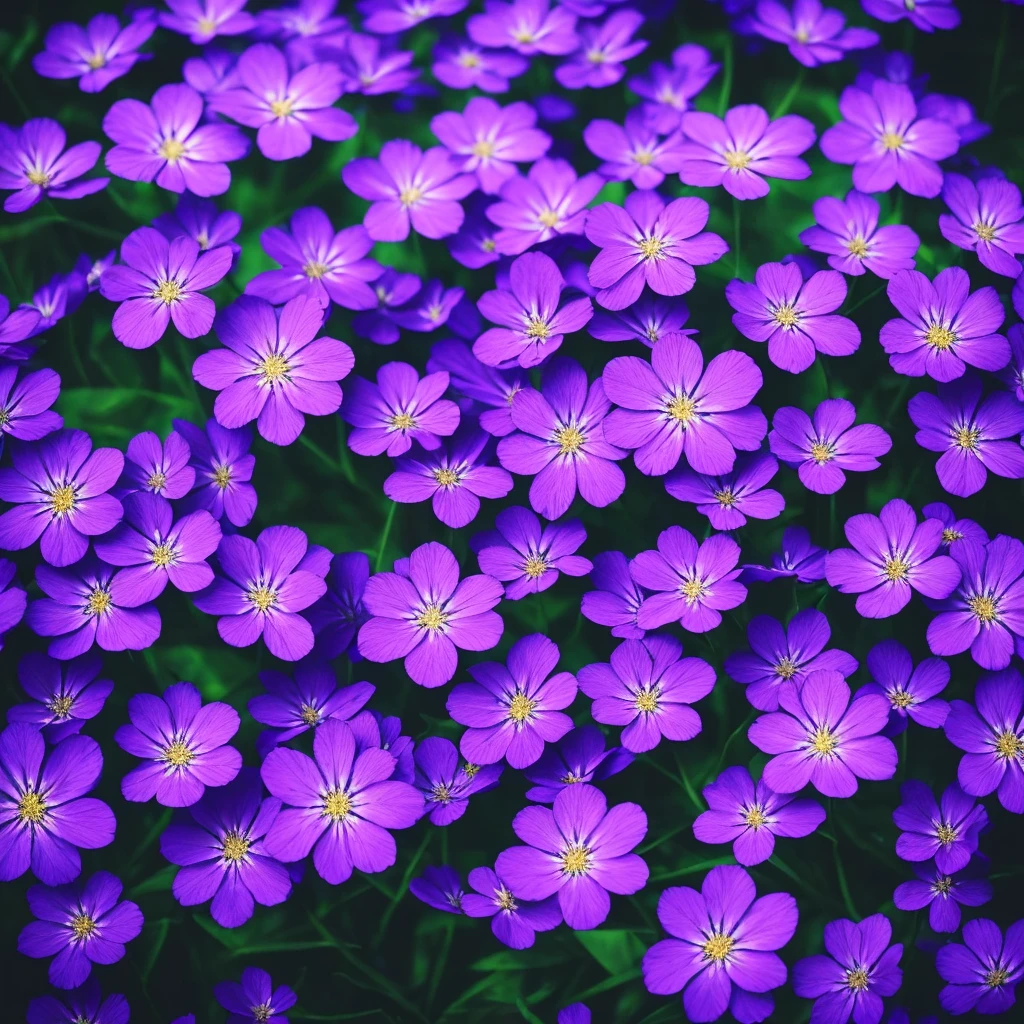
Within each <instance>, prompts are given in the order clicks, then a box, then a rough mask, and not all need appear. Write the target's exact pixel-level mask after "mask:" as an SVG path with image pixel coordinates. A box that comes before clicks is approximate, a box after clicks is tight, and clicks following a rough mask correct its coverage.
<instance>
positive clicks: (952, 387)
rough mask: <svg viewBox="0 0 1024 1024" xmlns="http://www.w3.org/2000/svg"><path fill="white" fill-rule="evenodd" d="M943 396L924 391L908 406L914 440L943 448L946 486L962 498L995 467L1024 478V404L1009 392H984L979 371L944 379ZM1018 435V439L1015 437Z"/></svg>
mask: <svg viewBox="0 0 1024 1024" xmlns="http://www.w3.org/2000/svg"><path fill="white" fill-rule="evenodd" d="M938 391H939V394H938V397H936V396H935V395H931V394H928V393H927V392H921V393H920V394H917V395H914V397H913V398H911V400H910V402H909V403H908V405H907V411H908V412H909V413H910V418H911V420H913V422H914V426H916V427H917V433H916V434H915V435H914V440H915V441H917V443H918V444H919V445H920V446H921V447H922V448H924V449H926V450H927V451H930V452H942V455H941V456H940V457H939V460H938V462H937V463H936V464H935V472H936V473H937V474H938V477H939V483H940V484H942V487H943V490H945V491H948V492H949V493H950V494H955V495H956V496H957V497H959V498H967V497H970V495H972V494H976V493H977V492H978V491H980V490H981V489H982V487H984V486H985V481H986V480H987V479H988V474H989V472H992V473H995V475H996V476H1002V477H1009V478H1010V479H1011V480H1017V479H1020V478H1021V477H1024V451H1022V450H1021V447H1020V445H1019V444H1018V443H1017V440H1018V438H1019V436H1020V434H1021V433H1024V405H1022V404H1021V403H1020V402H1018V401H1017V399H1016V398H1015V397H1014V396H1013V395H1011V394H1008V393H1006V392H1003V393H997V394H994V395H988V396H987V397H986V398H985V399H982V397H981V381H980V380H979V379H978V378H977V377H976V376H974V374H970V373H966V374H964V376H962V377H959V378H957V379H956V380H954V381H951V382H950V383H948V384H939V388H938ZM1011 439H1012V440H1011Z"/></svg>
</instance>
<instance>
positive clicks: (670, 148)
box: [583, 110, 680, 189]
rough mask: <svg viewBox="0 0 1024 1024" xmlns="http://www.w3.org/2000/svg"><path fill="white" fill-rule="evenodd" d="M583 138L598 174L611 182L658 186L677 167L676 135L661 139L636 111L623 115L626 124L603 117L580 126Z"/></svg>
mask: <svg viewBox="0 0 1024 1024" xmlns="http://www.w3.org/2000/svg"><path fill="white" fill-rule="evenodd" d="M583 141H584V143H585V145H586V147H587V149H589V150H590V152H591V153H593V154H594V156H596V157H597V158H598V159H599V160H603V161H604V163H603V164H601V166H600V167H598V169H597V172H598V174H600V175H602V177H605V178H608V179H609V180H610V181H631V182H632V183H633V184H634V185H635V186H636V187H637V188H640V189H651V188H657V187H658V186H659V185H660V184H661V183H662V182H663V181H664V180H665V175H666V174H671V173H673V172H674V171H678V170H679V162H678V159H677V158H676V147H677V146H678V144H679V141H680V140H679V136H678V135H672V136H670V137H669V138H667V139H661V138H660V136H659V134H658V132H656V131H655V130H654V129H653V128H651V127H649V126H648V124H647V122H646V120H645V118H644V115H643V113H642V112H641V111H639V110H631V111H630V112H629V113H628V114H627V115H626V121H625V125H624V126H623V125H619V124H616V123H615V122H614V121H607V120H605V119H603V118H599V119H597V120H594V121H591V122H590V124H588V125H587V127H586V128H584V129H583Z"/></svg>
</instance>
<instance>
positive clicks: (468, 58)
mask: <svg viewBox="0 0 1024 1024" xmlns="http://www.w3.org/2000/svg"><path fill="white" fill-rule="evenodd" d="M458 63H459V64H461V65H462V66H463V67H464V68H478V67H480V58H479V56H477V54H475V53H460V54H459V57H458Z"/></svg>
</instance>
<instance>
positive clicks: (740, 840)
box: [693, 767, 825, 867]
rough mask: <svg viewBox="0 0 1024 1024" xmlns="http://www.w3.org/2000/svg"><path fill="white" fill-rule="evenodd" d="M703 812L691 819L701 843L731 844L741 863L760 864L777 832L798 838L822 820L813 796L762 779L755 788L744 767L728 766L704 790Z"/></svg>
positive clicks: (748, 864)
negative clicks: (781, 789) (804, 797)
mask: <svg viewBox="0 0 1024 1024" xmlns="http://www.w3.org/2000/svg"><path fill="white" fill-rule="evenodd" d="M702 792H703V796H704V799H705V800H706V801H707V804H708V807H709V808H710V809H709V810H707V811H704V812H703V813H702V814H700V815H698V817H697V819H696V821H694V823H693V835H694V838H695V839H697V840H699V841H700V842H702V843H732V844H733V848H732V852H733V856H734V857H735V858H736V860H737V861H739V863H740V864H743V865H745V866H746V867H752V866H753V865H755V864H762V863H764V861H766V860H768V858H769V857H771V855H772V853H773V851H774V850H775V837H776V836H782V837H783V838H786V839H802V838H803V837H804V836H809V835H810V834H811V833H812V832H814V831H815V830H816V829H817V828H818V826H819V825H821V823H822V822H823V821H824V820H825V811H824V808H822V806H821V805H820V804H819V803H817V802H816V801H814V800H796V799H794V798H793V797H792V796H790V795H780V794H778V793H776V792H774V791H773V790H772V789H770V788H769V787H768V786H767V785H766V784H765V782H764V780H763V779H761V780H759V781H758V783H757V785H756V787H755V785H754V781H753V779H752V778H751V777H750V772H749V771H747V769H746V768H742V767H734V768H727V769H726V770H725V771H724V772H722V774H721V775H719V776H718V778H717V779H715V781H714V782H713V783H711V785H709V786H705V787H704V789H703V791H702Z"/></svg>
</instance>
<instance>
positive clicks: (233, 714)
mask: <svg viewBox="0 0 1024 1024" xmlns="http://www.w3.org/2000/svg"><path fill="white" fill-rule="evenodd" d="M128 717H129V719H131V725H122V726H121V727H120V728H119V729H118V730H117V732H116V733H115V735H114V740H115V741H116V743H117V745H118V746H119V747H120V748H121V749H122V750H124V751H126V752H127V753H129V754H131V755H132V756H134V757H140V758H143V759H144V760H143V763H142V764H140V765H138V766H136V767H135V768H133V769H132V770H131V771H130V772H128V774H127V775H126V776H125V777H124V778H123V779H122V780H121V792H122V794H123V795H124V798H125V800H131V801H132V802H135V803H144V802H146V801H147V800H152V799H153V798H154V797H156V802H157V803H158V804H162V805H163V806H164V807H190V806H191V805H192V804H194V803H196V802H197V801H198V800H199V799H200V797H202V795H203V793H204V792H205V791H206V787H207V786H225V785H227V783H229V782H230V781H231V780H232V779H233V778H235V776H236V775H238V773H239V771H240V770H241V767H242V755H241V754H240V753H239V752H238V751H237V750H236V749H235V748H234V747H231V746H228V741H229V740H230V739H231V737H232V736H234V735H235V733H236V732H238V726H239V721H240V720H239V717H238V712H237V711H235V709H234V708H233V707H231V705H230V704H222V703H220V702H217V701H214V702H213V703H210V704H207V705H205V706H203V703H202V697H201V696H200V695H199V690H197V689H196V687H195V686H194V685H193V684H192V683H174V684H173V685H171V686H169V687H168V688H167V689H166V690H165V691H164V694H163V697H156V696H154V695H153V694H150V693H137V694H135V695H134V696H133V697H131V698H129V700H128Z"/></svg>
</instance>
